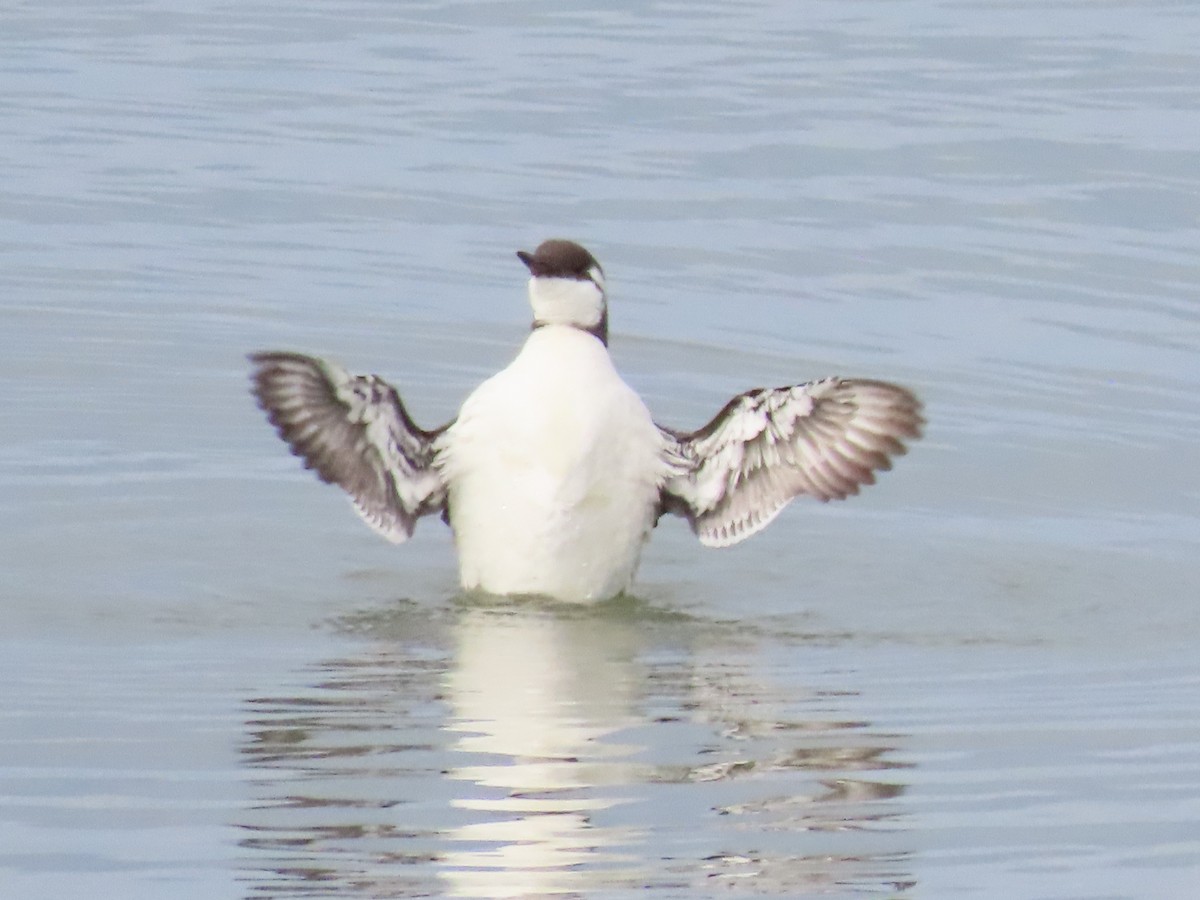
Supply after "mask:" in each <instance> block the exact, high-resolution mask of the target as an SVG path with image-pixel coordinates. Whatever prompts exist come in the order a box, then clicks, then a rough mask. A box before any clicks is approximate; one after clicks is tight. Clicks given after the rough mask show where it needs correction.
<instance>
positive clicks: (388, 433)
mask: <svg viewBox="0 0 1200 900" xmlns="http://www.w3.org/2000/svg"><path fill="white" fill-rule="evenodd" d="M250 361H251V362H252V363H254V367H255V368H254V373H253V375H252V380H253V388H252V390H253V392H254V395H255V397H257V398H258V405H259V406H261V407H262V408H263V409H264V410H265V411H266V413H267V418H268V419H270V421H271V424H272V425H274V426H275V430H276V431H278V432H279V436H280V437H281V438H283V439H284V440H285V441H286V442H287V444H288V446H290V447H291V448H292V453H294V454H295V455H296V456H299V457H300V458H301V459H303V460H304V465H305V466H306V467H307V468H310V469H313V470H314V471H315V472H316V473H317V475H319V476H320V478H321V480H322V481H326V482H330V483H332V484H336V485H338V486H339V487H341V488H342V489H343V490H345V491H346V493H348V494H349V495H350V500H351V502H352V503H353V504H354V508H355V509H356V510H358V513H359V515H361V516H362V517H363V519H365V520H366V522H367V524H369V525H370V526H371V527H372V528H374V529H375V530H376V531H378V532H379V533H380V534H382V535H383V536H384V537H386V538H387V539H388V540H389V541H392V542H394V543H397V544H400V543H403V542H404V541H406V540H407V539H408V538H410V537H412V533H413V529H414V528H415V527H416V523H417V519H418V518H420V517H421V516H423V515H427V514H429V513H433V512H442V511H443V510H444V509H445V504H446V487H445V484H444V483H443V482H442V479H441V476H440V475H439V474H438V471H437V469H436V467H435V466H434V464H433V460H434V456H435V453H436V451H435V449H434V439H435V438H436V437H437V436H438V435H439V434H440V433H441V432H442V431H444V430H445V428H444V427H443V428H441V429H438V430H437V431H423V430H422V429H420V428H418V427H417V426H416V424H415V423H414V422H413V420H412V419H410V418H409V416H408V412H407V411H406V410H405V409H404V404H403V403H401V402H400V396H399V395H398V394H397V393H396V389H395V388H393V387H392V386H391V385H390V384H388V383H387V382H386V381H384V380H383V379H382V378H378V377H376V376H375V375H351V374H350V373H349V372H347V371H346V370H345V369H343V368H342V367H341V366H339V365H337V364H335V363H331V362H327V361H326V360H322V359H315V358H313V357H311V356H302V355H300V354H299V353H255V354H252V355H251V356H250Z"/></svg>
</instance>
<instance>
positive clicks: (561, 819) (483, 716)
mask: <svg viewBox="0 0 1200 900" xmlns="http://www.w3.org/2000/svg"><path fill="white" fill-rule="evenodd" d="M456 638H457V644H458V647H457V652H456V654H455V658H456V660H457V662H458V664H457V665H456V666H455V668H454V670H453V671H451V672H450V673H449V674H448V676H447V679H446V695H445V696H446V700H447V701H448V702H449V704H450V706H451V709H452V711H453V714H454V718H453V720H452V722H451V723H450V724H449V725H448V726H447V730H448V731H450V732H452V733H454V734H455V735H456V739H455V742H454V750H455V751H457V752H458V753H464V754H469V757H468V759H470V760H471V761H470V762H469V763H468V764H466V765H460V766H457V767H455V768H453V769H451V770H450V772H449V773H448V774H449V777H450V778H451V779H454V780H455V781H458V782H460V783H462V784H463V791H462V794H461V796H460V797H458V798H457V799H455V800H454V801H453V802H454V805H455V806H456V807H458V808H460V809H465V810H472V811H474V812H475V813H477V815H476V816H475V817H474V819H473V820H472V821H471V822H470V823H469V824H467V825H463V826H461V827H459V828H455V829H454V830H453V831H452V832H451V833H449V834H448V835H447V836H446V837H447V840H448V841H449V842H450V845H451V849H450V850H449V851H447V852H446V853H444V854H443V855H442V857H441V859H440V861H439V871H440V873H441V875H442V877H443V878H444V879H445V881H446V883H447V887H448V893H449V894H450V895H451V896H463V897H518V896H520V897H524V896H542V895H544V894H556V893H571V892H574V891H578V890H583V889H586V888H588V887H593V886H595V885H596V884H599V883H603V882H609V883H611V881H612V880H613V879H614V878H617V875H618V871H619V870H620V868H621V867H622V866H627V865H628V864H629V859H628V858H624V859H623V858H622V857H620V856H619V855H618V854H617V853H616V852H615V850H613V849H612V848H613V847H614V846H615V845H617V844H631V843H635V842H638V841H639V837H640V836H639V833H638V831H637V830H636V829H633V828H630V827H616V826H611V825H609V826H605V825H601V824H598V823H597V822H596V821H595V818H596V817H597V816H599V815H602V814H603V813H604V811H605V810H608V809H610V808H612V807H614V806H616V805H618V804H620V803H621V802H622V800H621V799H619V794H614V790H613V789H614V787H616V786H628V785H631V784H636V783H638V782H639V781H640V780H642V779H641V774H642V767H641V766H637V765H635V764H633V763H630V762H628V761H627V758H628V757H629V756H630V755H631V754H633V753H634V752H635V751H636V750H637V749H638V748H637V747H632V746H627V745H623V744H621V743H619V742H614V741H612V740H611V739H608V738H609V736H610V735H611V734H612V733H614V732H616V731H618V730H619V729H621V728H625V727H630V726H633V725H636V724H638V723H639V722H640V720H639V718H638V717H637V715H636V713H635V701H636V697H637V695H638V693H639V692H640V690H641V686H642V672H641V669H640V666H639V664H638V663H637V656H638V650H639V649H640V644H641V642H642V639H641V637H640V636H639V634H638V631H637V629H636V627H635V625H634V623H633V622H631V621H629V620H621V619H612V618H593V617H585V618H577V617H571V616H555V615H552V614H549V613H546V614H538V613H531V614H524V613H523V614H519V615H512V614H508V613H505V612H503V611H497V610H486V609H475V610H470V611H468V612H467V613H466V614H465V615H464V616H463V617H462V618H461V619H460V621H459V623H458V628H457V629H456ZM621 793H624V792H623V791H622V792H621ZM581 867H585V868H586V869H587V871H586V872H585V871H580V868H581ZM625 874H628V873H625ZM618 880H619V879H618Z"/></svg>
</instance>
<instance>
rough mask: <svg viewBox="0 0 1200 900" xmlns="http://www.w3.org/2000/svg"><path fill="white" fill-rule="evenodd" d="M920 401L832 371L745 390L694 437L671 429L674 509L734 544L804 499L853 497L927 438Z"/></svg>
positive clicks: (666, 500) (710, 537)
mask: <svg viewBox="0 0 1200 900" xmlns="http://www.w3.org/2000/svg"><path fill="white" fill-rule="evenodd" d="M923 424H924V419H922V417H921V404H920V401H918V400H917V398H916V397H915V396H914V395H913V394H912V393H911V392H909V391H908V390H906V389H905V388H902V387H899V386H897V385H894V384H887V383H886V382H882V381H868V380H862V379H842V378H825V379H822V380H820V381H813V382H809V383H808V384H800V385H794V386H791V387H781V388H769V389H765V388H758V389H755V390H752V391H747V392H746V393H744V394H739V395H738V396H736V397H734V398H733V399H732V400H730V401H729V402H728V403H727V404H725V407H724V408H723V409H722V410H721V411H720V412H719V413H717V415H716V417H715V418H714V419H713V420H712V421H711V422H709V423H708V424H707V425H705V426H704V427H703V428H701V429H700V430H699V431H695V432H692V433H690V434H684V433H679V432H675V431H671V430H669V429H665V428H664V429H661V430H662V432H663V436H664V439H665V441H666V442H667V461H668V463H669V465H670V471H671V474H670V475H669V476H668V478H667V480H666V482H665V483H664V485H663V495H662V507H663V510H664V512H671V513H676V514H678V515H682V516H685V517H686V518H687V519H688V521H689V522H690V523H691V525H692V530H693V531H695V532H696V535H697V536H698V537H699V538H700V541H701V542H702V543H704V544H706V545H708V546H712V547H725V546H728V545H730V544H736V543H738V542H739V541H742V540H745V539H746V538H748V537H750V535H752V534H754V533H756V532H758V531H761V530H762V529H763V528H765V527H766V526H767V525H768V524H769V523H770V522H771V520H772V519H774V518H775V517H776V516H777V515H779V513H780V511H781V510H782V509H783V508H784V507H785V506H787V504H788V503H790V502H791V501H792V500H793V499H794V498H795V497H796V496H798V495H800V494H808V495H810V496H813V497H816V498H817V499H819V500H822V501H825V500H833V499H839V500H841V499H844V498H846V497H849V496H851V495H853V494H857V493H858V491H859V488H860V487H862V486H863V485H864V484H874V483H875V472H878V471H882V470H886V469H890V468H891V465H892V463H891V458H892V457H893V456H898V455H900V454H902V453H904V452H905V446H904V441H905V440H907V439H913V438H917V437H920V435H921V427H922V425H923Z"/></svg>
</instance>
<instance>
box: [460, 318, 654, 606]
mask: <svg viewBox="0 0 1200 900" xmlns="http://www.w3.org/2000/svg"><path fill="white" fill-rule="evenodd" d="M661 454H662V438H661V436H660V434H659V431H658V429H657V427H656V426H655V425H654V423H653V421H652V420H651V418H650V413H649V412H648V411H647V409H646V407H645V405H644V404H643V403H642V401H641V399H640V398H639V397H638V396H637V395H636V394H635V393H634V392H633V391H632V390H631V389H630V388H629V387H628V386H627V385H626V384H625V383H624V382H623V381H622V380H621V378H620V376H618V375H617V373H616V371H615V369H614V368H613V365H612V361H611V359H610V358H609V355H608V352H607V350H606V348H605V347H604V345H603V344H601V343H600V341H598V340H597V339H596V338H595V337H593V336H592V335H589V334H586V333H584V332H581V331H579V330H577V329H575V328H569V327H562V326H548V327H543V328H539V329H537V330H535V331H534V332H533V333H532V334H531V335H530V337H529V339H528V341H526V344H525V346H524V348H523V349H522V351H521V353H520V355H519V356H518V357H517V358H516V360H514V361H513V363H512V364H511V365H510V366H509V367H508V368H506V369H504V370H503V371H502V372H500V373H498V374H497V375H495V376H494V377H492V378H490V379H489V380H488V381H486V382H484V383H483V384H482V385H480V386H479V388H478V389H477V390H476V391H475V392H474V393H473V394H472V395H471V396H470V397H469V398H468V399H467V401H466V403H464V404H463V408H462V410H461V412H460V413H459V417H458V420H457V421H456V422H455V424H454V425H453V426H452V427H451V428H450V430H449V431H448V432H447V434H446V436H445V452H444V454H443V463H442V465H443V473H444V475H445V477H446V480H447V484H448V497H449V510H450V525H451V527H452V528H453V529H454V534H455V540H456V542H457V544H458V552H459V566H460V575H461V579H462V583H463V586H464V587H466V588H481V589H483V590H485V591H488V592H490V593H496V594H546V595H552V596H555V597H557V598H559V599H567V600H580V601H584V600H594V599H604V598H606V597H609V596H613V595H615V594H617V593H620V592H621V591H622V590H624V589H626V588H627V587H628V586H629V583H630V582H631V581H632V579H633V575H634V572H635V570H636V568H637V563H638V558H639V556H640V553H641V548H642V544H643V543H644V542H645V539H646V537H647V535H648V534H649V531H650V529H651V527H653V524H654V517H655V513H656V505H657V502H658V491H659V486H660V484H661V482H662V479H663V471H662V467H663V463H662V461H661Z"/></svg>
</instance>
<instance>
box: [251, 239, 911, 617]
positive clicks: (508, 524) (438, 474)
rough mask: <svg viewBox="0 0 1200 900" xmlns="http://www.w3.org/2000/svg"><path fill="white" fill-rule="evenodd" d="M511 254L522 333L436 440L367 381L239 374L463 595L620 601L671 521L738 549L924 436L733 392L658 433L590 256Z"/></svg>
mask: <svg viewBox="0 0 1200 900" xmlns="http://www.w3.org/2000/svg"><path fill="white" fill-rule="evenodd" d="M518 256H519V257H520V258H521V260H522V261H523V262H524V263H525V265H526V266H527V267H528V268H529V271H530V274H531V277H530V279H529V299H530V303H531V305H532V307H533V329H532V333H531V334H530V335H529V338H528V339H527V340H526V342H525V345H524V347H523V348H522V349H521V352H520V354H519V355H518V356H517V358H516V359H515V360H514V361H513V362H512V364H511V365H509V366H508V367H507V368H506V369H504V370H503V371H501V372H500V373H499V374H497V375H495V376H493V377H492V378H490V379H488V380H487V381H486V382H484V383H483V384H482V385H480V386H479V388H477V389H476V390H475V392H474V393H473V394H471V396H470V397H468V398H467V400H466V402H465V403H464V404H463V406H462V409H461V410H460V411H459V414H458V417H457V418H456V419H455V420H454V421H453V422H450V423H449V424H447V425H445V426H443V427H441V428H438V429H436V430H434V431H425V430H424V429H422V428H420V427H418V426H417V425H416V424H415V423H414V422H413V421H412V419H411V418H410V417H409V415H408V413H407V411H406V410H405V408H404V405H403V403H402V402H401V401H400V396H399V394H398V393H397V392H396V390H395V389H394V388H393V387H392V386H391V385H389V384H387V383H386V382H385V381H383V380H382V379H380V378H378V377H377V376H373V375H370V376H355V375H351V374H350V373H348V372H347V371H346V370H344V369H342V368H341V367H340V366H338V365H336V364H334V363H331V362H328V361H325V360H320V359H315V358H312V357H308V356H302V355H299V354H295V353H259V354H255V355H254V356H253V357H252V360H253V362H254V363H255V365H256V371H255V373H254V392H255V394H256V395H257V397H258V400H259V403H260V404H261V405H262V407H263V408H264V409H265V410H266V411H267V414H268V416H269V418H270V420H271V422H272V423H273V424H274V425H275V426H276V428H277V429H278V430H279V433H280V435H281V436H282V437H283V439H284V440H285V441H287V442H288V444H289V445H290V446H291V448H292V451H293V452H294V453H296V454H297V455H299V456H301V457H303V459H304V461H305V464H306V465H308V466H310V467H311V468H313V469H315V470H316V471H317V474H318V475H320V477H321V478H322V479H323V480H325V481H329V482H334V483H336V484H338V485H340V486H341V487H342V488H344V489H345V490H346V491H347V492H348V493H349V494H350V498H351V500H352V501H353V502H354V506H355V508H356V509H357V510H358V512H359V513H360V514H361V515H362V517H363V518H364V519H365V520H366V521H367V522H368V523H369V524H370V525H371V526H372V527H374V528H375V529H376V530H377V531H379V532H381V533H382V534H383V535H384V536H385V537H387V538H388V539H389V540H392V541H394V542H396V543H401V542H403V541H405V540H407V539H408V538H409V537H411V536H412V533H413V529H414V528H415V526H416V522H417V519H418V518H420V517H421V516H424V515H429V514H433V513H436V514H440V515H441V516H442V517H443V518H444V519H446V521H448V522H449V524H450V527H451V528H452V529H453V531H454V536H455V542H456V545H457V547H458V554H459V575H460V580H461V582H462V584H463V586H464V587H465V588H467V589H469V590H471V589H480V590H483V591H485V592H488V593H492V594H537V595H544V596H550V597H553V598H556V599H559V600H567V601H588V600H602V599H606V598H608V597H612V596H615V595H616V594H619V593H621V592H622V591H625V590H627V589H628V588H629V586H630V584H631V582H632V580H633V576H634V573H635V571H636V569H637V565H638V560H639V557H640V555H641V549H642V546H643V544H644V543H645V542H646V539H647V538H648V537H649V534H650V531H651V529H652V528H653V527H654V526H655V524H656V523H657V522H658V519H659V518H660V517H661V516H662V515H663V514H664V513H672V514H675V515H679V516H682V517H684V518H685V519H687V521H688V522H689V524H690V525H691V527H692V530H693V531H695V533H696V535H697V536H698V537H699V539H700V541H701V542H702V543H703V544H706V545H708V546H713V547H724V546H728V545H730V544H735V543H737V542H739V541H741V540H744V539H745V538H747V537H749V536H750V535H752V534H755V533H756V532H758V531H760V530H761V529H763V528H765V527H766V526H767V525H768V524H769V523H770V522H771V521H772V520H773V519H774V518H775V516H776V515H778V514H779V512H780V511H781V510H782V509H783V508H784V507H785V506H786V505H787V504H788V503H789V502H791V500H792V499H793V498H795V497H796V496H798V495H800V494H808V495H809V496H813V497H816V498H818V499H820V500H831V499H843V498H845V497H848V496H850V495H852V494H856V493H858V491H859V488H860V487H861V486H862V485H865V484H871V483H873V482H874V480H875V472H877V471H879V470H883V469H888V468H890V467H891V458H892V457H893V456H894V455H896V454H900V453H903V452H904V450H905V448H904V444H903V441H904V440H906V439H911V438H915V437H917V436H919V434H920V432H921V425H922V419H921V415H920V403H919V402H918V401H917V399H916V397H914V396H913V395H912V394H911V393H910V392H909V391H907V390H905V389H904V388H901V387H897V386H896V385H893V384H887V383H885V382H881V381H871V380H863V379H842V378H825V379H822V380H820V381H813V382H809V383H808V384H800V385H794V386H789V387H781V388H773V389H762V388H759V389H755V390H751V391H746V392H745V393H743V394H739V395H738V396H736V397H734V398H733V399H732V400H730V401H729V402H728V403H727V404H726V405H725V406H724V408H722V409H721V411H720V412H719V413H717V415H716V417H715V418H714V419H713V420H712V421H711V422H709V423H708V424H707V425H705V426H704V427H703V428H701V429H699V430H698V431H693V432H681V431H676V430H674V429H670V428H664V427H661V426H659V425H657V424H655V422H654V421H653V419H652V418H651V417H650V413H649V411H648V410H647V409H646V406H645V404H644V403H643V402H642V401H641V399H640V398H639V397H638V396H637V394H635V393H634V392H633V391H632V390H631V389H630V388H629V387H628V386H627V385H626V384H625V382H624V381H622V380H621V378H620V376H619V375H618V374H617V372H616V370H615V369H614V368H613V363H612V359H611V358H610V357H609V354H608V305H607V299H606V295H605V281H604V273H603V271H602V270H601V268H600V264H599V263H597V262H596V260H595V258H594V257H593V256H592V255H591V254H590V253H589V252H588V251H587V250H585V249H584V248H583V247H581V246H579V245H578V244H575V243H572V242H571V241H563V240H550V241H545V242H544V243H543V244H542V245H541V246H539V247H538V248H537V251H536V252H534V253H525V252H521V253H518Z"/></svg>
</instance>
